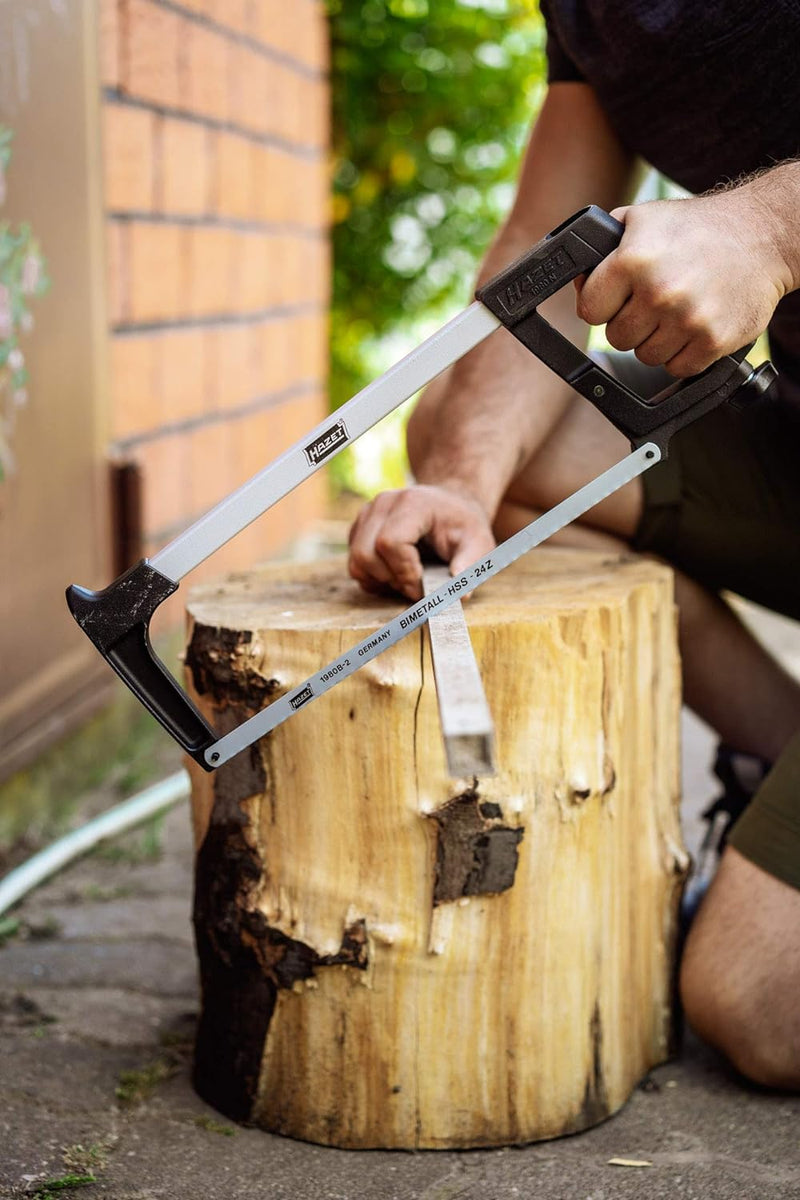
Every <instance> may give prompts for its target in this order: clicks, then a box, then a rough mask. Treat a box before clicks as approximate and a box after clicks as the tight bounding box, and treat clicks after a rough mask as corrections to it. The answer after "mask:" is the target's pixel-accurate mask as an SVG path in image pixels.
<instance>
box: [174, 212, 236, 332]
mask: <svg viewBox="0 0 800 1200" xmlns="http://www.w3.org/2000/svg"><path fill="white" fill-rule="evenodd" d="M189 232H190V235H191V242H192V255H191V283H190V287H189V292H188V297H187V299H188V309H189V311H190V312H191V313H192V314H193V315H194V316H213V315H218V314H226V313H229V312H236V311H239V310H240V306H242V307H243V305H242V302H241V300H240V299H239V297H238V295H237V293H236V291H235V290H234V281H235V275H234V271H235V265H236V247H237V242H238V240H239V239H240V238H241V236H242V235H241V234H237V233H235V232H234V231H232V230H230V229H220V228H214V227H204V226H199V227H198V228H196V229H192V230H190V231H189Z"/></svg>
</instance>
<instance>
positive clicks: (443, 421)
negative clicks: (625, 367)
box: [409, 288, 586, 516]
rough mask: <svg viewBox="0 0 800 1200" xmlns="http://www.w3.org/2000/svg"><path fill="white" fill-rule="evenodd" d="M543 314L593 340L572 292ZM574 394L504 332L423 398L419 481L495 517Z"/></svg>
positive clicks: (577, 337)
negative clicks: (460, 496)
mask: <svg viewBox="0 0 800 1200" xmlns="http://www.w3.org/2000/svg"><path fill="white" fill-rule="evenodd" d="M543 312H544V314H545V315H546V316H547V318H548V320H549V321H550V322H551V323H552V324H554V325H555V326H556V327H557V328H559V329H560V331H561V332H562V333H564V334H565V336H567V337H569V338H570V340H572V341H574V342H580V341H581V340H585V336H586V326H585V325H583V323H582V322H581V321H579V320H578V319H577V317H576V316H575V301H574V296H573V292H572V289H571V288H569V289H565V290H564V291H563V292H561V293H560V294H559V295H558V296H556V297H553V301H552V302H551V303H550V305H549V306H543ZM572 394H573V393H572V391H571V389H570V388H569V387H568V385H567V384H565V383H564V382H563V380H561V379H559V378H558V376H556V375H554V374H553V372H552V371H550V370H549V369H548V368H547V367H546V366H545V365H544V364H543V363H542V362H540V361H539V360H538V359H537V358H535V356H534V355H533V354H531V352H530V351H529V350H527V349H526V348H525V347H524V346H522V345H521V344H520V343H519V342H518V341H516V339H514V338H513V337H512V335H511V334H510V333H508V332H507V331H506V330H502V329H501V330H498V331H497V332H496V333H494V334H492V335H491V336H490V337H489V338H488V339H487V340H486V342H484V343H482V344H481V345H480V346H478V347H477V348H476V349H475V350H473V351H472V352H471V353H470V354H469V355H467V356H465V357H464V358H463V359H462V360H461V361H460V362H459V363H457V364H456V365H455V367H453V368H452V369H451V371H450V372H449V373H448V377H447V378H446V379H445V380H443V381H442V382H441V383H440V384H438V387H437V385H434V386H433V388H432V389H431V395H430V396H428V397H426V398H425V400H423V402H422V404H423V405H426V404H427V406H428V413H427V414H425V415H427V417H428V420H426V421H425V426H426V431H425V437H424V441H423V440H422V439H419V440H417V439H415V436H414V432H415V429H414V424H413V421H414V418H412V423H411V425H410V428H409V454H410V457H411V464H412V468H413V471H414V476H415V478H416V480H417V482H418V483H429V484H438V485H440V486H445V487H450V488H451V489H453V490H456V491H460V492H463V493H464V494H466V495H468V496H470V497H471V498H472V499H475V500H477V501H478V502H479V503H480V504H481V506H482V507H483V508H484V509H485V511H486V512H487V513H488V514H489V515H490V516H493V515H494V513H495V511H496V510H497V507H498V505H499V503H500V501H501V500H502V497H503V495H504V494H505V492H506V490H507V488H508V485H509V484H510V483H511V481H512V480H513V479H514V477H515V476H516V475H517V474H518V472H519V471H520V470H521V469H522V467H523V466H524V465H525V463H526V462H528V460H529V459H530V457H531V456H532V455H533V454H534V453H535V451H536V449H537V448H538V446H540V445H541V444H542V442H543V441H544V440H545V438H546V437H547V436H548V434H549V433H550V431H551V430H552V428H553V427H554V425H555V424H556V422H557V421H558V420H559V418H560V416H561V415H562V413H563V412H564V410H565V408H566V406H567V405H568V404H569V402H570V399H571V396H572ZM423 414H424V408H422V407H421V409H420V413H419V416H422V415H423Z"/></svg>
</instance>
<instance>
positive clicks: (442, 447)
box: [349, 83, 635, 599]
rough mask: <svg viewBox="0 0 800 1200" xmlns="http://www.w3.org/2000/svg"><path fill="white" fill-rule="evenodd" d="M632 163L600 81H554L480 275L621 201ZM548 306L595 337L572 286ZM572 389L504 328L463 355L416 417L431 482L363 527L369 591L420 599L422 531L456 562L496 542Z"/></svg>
mask: <svg viewBox="0 0 800 1200" xmlns="http://www.w3.org/2000/svg"><path fill="white" fill-rule="evenodd" d="M634 173H635V172H634V160H633V158H632V156H631V155H630V154H628V153H627V152H626V151H625V150H624V149H623V147H622V146H621V145H620V143H619V141H618V139H617V138H616V135H615V134H614V132H613V130H612V129H611V127H610V125H609V123H608V120H607V118H606V116H605V114H604V113H603V111H602V109H601V108H600V105H599V103H598V101H597V99H596V97H595V95H594V92H593V91H592V89H591V88H590V87H589V86H588V85H586V84H584V83H557V84H553V85H552V86H551V87H550V89H549V91H548V94H547V97H546V99H545V103H544V105H543V107H542V110H541V113H540V115H539V118H538V120H537V122H536V125H535V126H534V129H533V133H532V135H531V140H530V144H529V147H528V151H527V154H526V157H525V162H524V165H523V168H522V173H521V177H520V182H519V187H518V191H517V197H516V201H515V204H514V207H513V209H512V211H511V214H510V216H509V218H508V220H507V222H506V224H505V226H504V227H503V229H502V230H501V232H500V234H499V236H498V237H497V239H496V240H495V242H494V244H493V246H492V247H491V249H490V251H489V253H488V255H487V256H486V259H485V261H484V264H483V266H482V268H481V272H480V277H479V278H480V281H483V280H485V279H487V278H489V277H490V276H492V275H494V274H496V273H497V271H499V270H500V269H501V268H502V267H504V266H506V265H507V264H508V263H509V262H511V261H512V260H513V259H515V258H517V257H518V256H519V255H520V254H522V253H523V252H524V251H525V250H527V249H529V248H530V246H532V245H533V244H534V243H535V242H537V241H538V240H539V239H540V238H542V237H544V235H545V234H546V233H548V232H549V231H550V230H551V229H553V228H555V226H556V225H558V224H560V223H561V221H563V220H564V219H565V217H567V216H569V215H570V214H571V213H572V212H574V211H576V210H577V209H579V208H582V207H584V205H587V204H598V205H600V206H601V207H604V208H612V207H613V206H614V205H616V204H619V203H620V202H621V201H622V200H624V199H625V198H627V196H628V194H629V192H630V191H631V189H632V184H633V178H634ZM543 312H544V313H545V315H546V316H547V318H548V320H550V321H551V323H552V324H554V325H555V326H556V327H557V328H559V329H560V330H561V331H562V333H564V334H565V335H566V336H567V337H569V338H570V339H571V340H573V341H575V342H578V343H580V342H581V341H585V337H586V326H585V325H584V324H583V322H582V321H581V320H579V319H578V317H577V316H576V313H575V297H574V293H573V290H572V289H571V288H566V289H563V290H562V291H561V292H559V293H558V295H556V296H554V297H553V298H552V300H550V301H549V302H548V304H547V305H544V306H543ZM570 396H571V392H570V389H569V387H568V386H567V385H566V384H564V383H563V381H561V380H560V379H558V378H557V377H556V376H554V375H553V374H552V372H551V371H549V370H548V368H547V367H545V366H544V365H543V364H542V363H540V362H539V361H538V360H537V359H536V358H534V356H533V355H532V354H531V353H530V352H529V351H528V350H526V349H525V348H524V347H522V346H520V344H519V343H518V342H517V341H516V340H515V339H514V338H513V337H512V336H511V335H510V334H508V333H506V332H505V331H504V330H500V331H498V332H497V333H495V334H493V335H492V336H491V337H490V338H488V339H487V341H485V342H483V343H482V344H481V345H480V346H478V347H476V348H475V350H473V351H471V353H470V354H468V355H466V356H465V357H464V358H463V359H461V360H460V361H459V362H458V363H456V364H455V366H454V367H452V368H451V369H450V370H449V371H448V372H447V373H446V374H445V375H443V376H442V377H440V379H438V380H436V381H435V383H434V384H432V385H431V387H430V388H429V389H428V390H427V391H426V393H425V394H424V395H423V397H422V399H421V401H420V403H419V405H418V408H417V410H416V411H415V413H414V415H413V416H412V418H411V423H410V425H409V432H408V444H409V454H410V457H411V463H412V467H413V470H414V474H415V477H416V479H417V481H418V483H419V484H420V485H421V486H419V487H416V488H408V489H404V490H402V491H399V492H384V493H382V494H381V495H380V496H378V497H376V498H375V500H374V501H373V502H372V503H371V504H369V505H367V507H366V508H365V509H364V511H363V512H362V513H361V515H360V516H359V518H358V520H357V521H356V523H355V525H354V526H353V530H352V531H351V544H350V564H349V565H350V572H351V574H352V575H353V577H354V578H355V579H357V580H358V581H359V582H360V583H361V584H362V586H364V587H366V588H367V589H368V590H375V589H377V588H381V587H387V586H390V587H393V588H396V589H397V590H399V591H403V592H405V593H406V594H407V595H408V596H410V597H411V598H414V599H415V598H417V597H418V596H419V595H420V572H421V567H420V560H419V555H418V552H417V550H416V547H415V543H416V542H417V541H418V540H419V539H420V538H421V537H427V539H428V540H429V541H430V542H431V543H432V545H433V547H434V548H435V550H436V552H437V553H438V554H439V555H440V557H441V558H443V559H444V560H445V561H446V562H449V563H450V564H451V567H452V569H453V570H454V571H458V570H459V569H460V567H463V566H465V565H467V564H468V563H469V562H472V561H473V560H474V559H476V558H478V557H479V556H480V555H481V554H482V553H485V552H486V551H487V550H489V549H491V547H492V545H493V544H494V539H493V537H492V533H491V522H492V518H493V516H494V514H495V512H496V510H497V507H498V505H499V503H500V501H501V499H502V497H503V495H504V494H505V492H506V490H507V488H508V486H509V484H510V483H511V481H512V479H513V478H514V477H515V475H516V474H517V473H518V471H519V470H520V469H521V468H522V466H523V465H524V464H525V463H526V462H528V461H529V459H530V457H531V456H532V455H533V454H534V453H535V452H536V450H537V448H538V447H539V446H540V445H541V444H542V443H543V441H544V440H545V438H546V437H547V436H548V434H549V433H550V431H551V430H552V428H553V427H554V425H555V424H556V422H557V421H558V420H559V418H560V417H561V415H562V413H563V412H564V409H565V407H566V405H567V404H568V403H569V401H570Z"/></svg>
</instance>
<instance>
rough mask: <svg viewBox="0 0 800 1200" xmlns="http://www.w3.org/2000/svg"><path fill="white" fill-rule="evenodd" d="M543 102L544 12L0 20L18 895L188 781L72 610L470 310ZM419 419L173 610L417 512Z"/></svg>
mask: <svg viewBox="0 0 800 1200" xmlns="http://www.w3.org/2000/svg"><path fill="white" fill-rule="evenodd" d="M544 78H545V62H544V36H543V26H542V21H541V18H540V16H539V13H538V9H537V6H536V4H535V3H533V0H327V3H324V2H323V0H293V2H292V3H291V4H286V3H282V2H281V0H0V472H2V476H1V478H0V561H2V564H3V582H2V586H1V587H0V667H1V668H2V670H1V671H0V679H1V680H2V683H0V860H1V861H0V866H2V865H9V864H11V863H13V862H15V861H17V860H18V859H19V858H21V857H23V856H24V855H25V854H27V853H28V852H30V850H31V849H33V848H35V847H36V846H37V845H38V844H40V843H41V842H42V841H43V840H45V839H47V838H49V837H51V836H53V835H55V834H56V833H58V832H60V831H61V830H62V829H63V828H65V827H67V826H69V825H70V823H75V821H76V820H77V819H78V818H77V814H78V813H79V812H80V813H81V814H82V815H83V816H85V815H86V812H87V810H88V811H90V810H92V809H101V808H103V807H105V806H107V805H108V804H109V803H112V802H113V801H114V800H116V799H119V798H121V797H124V796H126V795H128V794H130V793H131V792H133V791H135V790H137V789H138V788H140V787H141V786H143V784H145V783H147V782H148V781H149V780H151V779H153V778H157V777H160V776H161V775H164V774H165V773H166V772H167V771H168V770H171V769H173V768H174V767H175V766H176V765H177V764H178V762H179V753H178V751H177V750H176V748H175V747H173V745H172V744H171V742H170V740H169V739H168V738H167V737H166V735H164V734H163V733H162V732H161V731H160V730H159V729H158V728H157V727H156V726H155V725H154V723H153V722H152V721H151V719H150V718H149V717H148V716H147V715H146V714H145V713H144V712H143V711H141V710H140V709H139V706H138V705H137V704H136V703H135V702H134V701H132V700H131V699H130V698H129V697H128V696H127V693H124V692H120V690H119V689H118V688H117V686H116V684H115V682H114V680H113V677H112V676H111V673H110V672H109V670H108V668H107V667H106V666H105V664H104V663H103V662H102V661H101V660H100V658H99V656H98V655H97V654H96V652H95V651H94V650H93V648H92V647H91V646H90V645H89V643H88V642H87V641H86V639H85V638H83V636H82V635H81V634H80V633H79V632H78V630H77V628H76V627H75V626H74V624H73V622H72V620H71V618H70V617H69V616H68V614H67V611H66V607H65V604H64V599H63V592H64V588H65V586H66V585H67V584H69V583H71V582H77V583H81V584H83V585H85V586H88V587H100V586H103V585H104V584H105V583H107V582H109V581H110V580H111V579H112V578H114V577H115V576H116V575H117V574H119V573H120V572H121V571H123V570H124V569H125V568H126V567H128V566H129V565H131V564H132V563H134V562H136V561H138V560H139V559H140V558H141V557H143V556H146V555H149V554H152V553H153V552H155V551H156V550H157V549H158V548H159V547H160V546H162V545H164V544H165V543H166V542H168V541H169V540H171V539H172V538H173V537H174V536H176V535H177V534H178V533H179V532H180V531H181V530H182V529H184V528H186V527H187V525H189V524H190V523H191V522H192V521H193V520H195V519H196V518H197V517H198V516H200V515H201V514H202V513H203V512H204V511H205V510H206V509H207V508H208V507H210V506H211V505H212V504H214V503H215V502H216V501H218V500H219V499H221V498H222V497H223V496H225V495H226V494H227V493H228V492H230V491H231V490H232V489H233V488H235V487H236V486H238V485H239V484H240V483H242V482H244V481H245V480H246V479H247V478H249V477H250V476H251V475H252V474H254V473H255V472H256V471H258V470H259V469H260V468H261V467H263V466H265V465H266V464H267V463H269V462H270V461H271V460H272V459H274V458H275V457H276V456H277V455H278V454H279V453H281V452H282V451H283V450H284V449H286V448H287V446H289V445H291V444H293V443H294V442H295V441H296V440H297V439H298V438H300V437H301V436H302V435H303V434H304V433H305V432H306V431H307V430H308V429H310V428H311V427H312V426H314V425H315V424H316V423H317V422H318V421H320V420H322V419H323V418H324V416H325V414H326V413H327V412H328V411H329V410H330V409H333V408H335V407H337V406H338V405H339V404H341V403H342V402H344V401H345V400H346V399H348V398H349V397H350V396H351V395H352V394H353V393H354V392H355V391H357V390H358V389H359V388H360V387H361V386H363V385H364V384H365V383H366V382H367V381H368V380H369V379H370V378H372V377H374V375H376V374H377V373H379V372H380V371H381V370H383V369H384V368H385V367H387V366H388V365H389V364H390V363H391V362H392V361H394V360H396V359H397V358H398V357H399V356H400V355H401V354H403V353H405V352H406V351H407V350H408V349H410V348H411V346H413V345H414V344H416V343H417V342H418V341H419V340H420V339H421V338H422V337H424V336H426V335H427V334H428V333H429V332H430V331H431V330H432V329H433V328H435V327H436V326H437V325H438V324H440V323H442V322H444V321H445V320H446V319H447V318H448V317H449V316H450V315H452V313H453V312H454V311H455V310H457V309H458V308H460V307H461V306H463V305H464V304H465V303H467V302H468V300H469V298H470V294H471V289H472V280H473V277H474V274H475V270H476V267H477V264H478V262H479V260H480V258H481V256H482V254H483V251H484V249H485V247H486V245H487V243H488V241H489V240H490V238H491V237H492V234H493V231H494V230H495V228H496V227H497V224H498V222H499V221H500V220H501V219H502V217H503V215H504V213H505V212H506V210H507V208H508V206H509V204H510V201H511V197H512V192H513V181H514V179H515V176H516V173H517V168H518V162H519V156H520V153H521V150H522V148H523V144H524V141H525V136H526V132H527V129H528V127H529V125H530V122H531V119H532V117H533V116H534V114H535V112H536V110H537V106H538V105H539V103H540V102H541V98H542V95H543V87H544ZM405 408H406V409H407V406H405ZM406 416H407V412H406V411H403V410H398V412H397V413H395V414H393V415H392V416H391V417H389V418H387V419H386V420H385V421H384V422H383V423H382V425H381V426H380V427H379V428H377V429H376V430H374V431H372V432H371V433H370V434H368V435H367V436H365V437H364V438H363V439H361V440H360V441H359V442H358V443H357V445H356V446H355V447H353V448H352V449H351V450H348V451H347V452H345V453H344V454H342V455H341V456H340V457H339V458H337V459H336V460H335V461H334V463H333V464H332V465H331V467H330V468H329V470H328V472H327V474H325V473H323V472H320V473H318V474H317V475H316V476H314V477H313V478H312V479H310V480H308V481H307V482H306V483H305V484H304V485H303V486H302V487H300V488H299V489H297V491H296V492H294V493H293V494H292V495H291V496H289V497H287V498H286V499H285V500H284V501H283V502H282V503H281V504H279V505H278V506H276V507H275V508H273V509H272V510H270V512H269V513H268V514H267V515H265V516H264V517H262V518H261V519H260V520H258V521H256V522H255V523H254V524H253V525H252V526H250V528H249V529H248V530H246V531H244V532H243V533H242V534H241V535H240V536H239V537H237V538H236V539H235V540H234V541H233V542H231V543H229V545H228V546H226V547H225V548H224V549H223V550H222V551H221V552H219V553H218V554H217V555H215V556H213V558H212V559H211V560H210V561H209V562H207V563H206V564H204V565H203V567H201V568H200V569H199V570H198V572H197V573H196V576H192V577H191V578H190V579H189V580H188V581H187V583H186V584H185V585H184V586H190V585H191V582H192V581H193V579H194V578H195V577H197V578H200V577H203V576H208V575H209V574H218V573H220V572H223V571H226V570H230V569H235V568H244V567H248V566H251V565H254V564H255V563H257V562H259V561H263V560H264V559H267V558H271V557H275V556H287V555H293V554H294V555H297V554H308V553H314V551H315V548H316V547H318V546H319V545H320V544H324V543H325V540H326V537H328V534H329V532H330V527H331V526H330V519H331V517H332V516H333V517H337V516H338V517H342V516H344V515H347V514H349V513H350V512H352V511H353V508H354V505H355V504H356V501H355V500H354V497H356V496H366V495H370V494H372V493H374V492H375V491H377V490H379V489H380V488H381V487H385V486H396V485H398V484H399V483H401V482H402V481H403V478H404V475H405V469H406V466H405V457H404V450H403V437H402V426H403V423H404V421H405V419H406ZM184 594H185V593H184ZM183 598H184V595H183V594H179V595H178V596H177V597H175V598H173V600H172V601H170V602H168V604H167V605H165V606H163V608H162V609H161V610H160V611H159V614H158V625H157V629H156V633H157V644H158V649H159V651H160V652H161V653H162V655H163V656H164V657H165V659H166V661H168V662H169V663H170V664H171V665H172V666H173V667H174V668H175V669H176V670H179V666H178V656H179V652H180V646H181V638H182V635H181V626H182V602H183ZM155 841H156V839H154V838H153V836H152V831H151V832H150V835H149V841H146V843H145V844H146V845H149V846H151V848H152V847H153V846H154V845H155Z"/></svg>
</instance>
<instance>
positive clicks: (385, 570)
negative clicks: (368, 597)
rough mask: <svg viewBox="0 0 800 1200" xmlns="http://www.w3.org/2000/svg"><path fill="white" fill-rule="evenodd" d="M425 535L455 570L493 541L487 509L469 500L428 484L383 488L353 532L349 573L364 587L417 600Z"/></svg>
mask: <svg viewBox="0 0 800 1200" xmlns="http://www.w3.org/2000/svg"><path fill="white" fill-rule="evenodd" d="M423 537H425V538H427V539H428V541H429V542H430V544H431V545H432V546H433V548H434V550H435V551H436V553H437V554H438V555H439V557H440V558H441V559H443V561H444V562H446V563H449V564H450V569H451V571H452V572H454V573H455V572H457V571H461V570H463V569H464V567H466V566H468V565H469V564H470V563H472V562H474V561H475V560H476V559H478V558H481V557H482V556H483V555H484V554H487V553H488V552H489V551H490V550H491V549H492V547H493V546H494V545H495V541H494V537H493V535H492V531H491V528H490V525H489V521H488V518H487V516H486V514H485V512H484V510H483V509H482V508H481V506H480V505H479V504H477V503H476V502H475V501H473V500H471V499H468V498H466V497H464V496H462V495H459V494H457V493H453V492H451V491H449V490H447V489H445V488H440V487H428V486H420V487H415V488H406V489H405V490H403V491H399V492H383V493H381V495H379V496H376V497H375V499H374V500H373V501H372V502H371V503H370V504H368V505H367V506H366V507H365V508H364V509H363V511H362V512H361V513H360V514H359V516H358V518H357V520H356V521H355V523H354V525H353V527H352V529H351V531H350V557H349V561H348V569H349V571H350V574H351V576H352V577H353V578H354V579H355V580H356V581H357V582H358V583H359V584H360V585H361V586H362V587H363V588H364V589H365V591H369V592H376V591H386V590H389V589H394V590H395V591H399V592H402V593H403V594H404V595H406V596H408V597H409V598H410V599H412V600H418V599H419V598H420V597H421V595H422V564H421V561H420V556H419V552H418V550H417V543H418V542H419V540H420V539H421V538H423Z"/></svg>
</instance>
